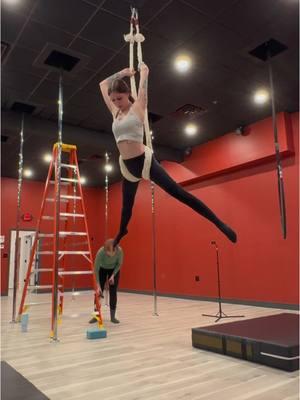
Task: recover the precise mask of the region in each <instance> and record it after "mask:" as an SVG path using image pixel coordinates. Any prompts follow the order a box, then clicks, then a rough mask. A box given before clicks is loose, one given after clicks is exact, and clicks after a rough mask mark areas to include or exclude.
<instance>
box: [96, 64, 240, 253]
mask: <svg viewBox="0 0 300 400" xmlns="http://www.w3.org/2000/svg"><path fill="white" fill-rule="evenodd" d="M139 69H140V83H139V90H138V96H137V99H136V100H134V99H133V97H132V95H131V92H130V89H129V86H128V85H127V83H126V82H125V81H124V80H123V78H124V77H130V76H133V75H134V74H135V71H134V70H132V69H129V68H125V69H123V70H122V71H120V72H118V73H116V74H114V75H112V76H110V77H109V78H107V79H105V80H103V81H102V82H100V84H99V85H100V90H101V93H102V96H103V99H104V101H105V103H106V105H107V107H108V109H109V110H110V112H111V113H112V117H113V124H112V130H113V133H114V137H115V140H116V143H117V147H118V149H119V152H120V167H121V171H122V174H123V189H122V191H123V206H122V216H121V223H120V230H119V233H118V234H117V236H116V237H115V239H114V246H116V245H117V244H118V243H119V242H120V240H121V239H122V237H123V236H125V235H126V234H127V232H128V231H127V226H128V223H129V221H130V218H131V215H132V208H133V204H134V199H135V195H136V191H137V188H138V184H139V180H138V179H140V178H142V177H143V178H145V179H150V180H151V181H153V182H154V183H156V184H157V185H158V186H160V187H161V188H162V189H163V190H164V191H166V192H167V193H169V194H170V195H171V196H173V197H175V198H176V199H177V200H179V201H181V202H182V203H184V204H186V205H187V206H189V207H190V208H192V209H193V210H195V211H196V212H197V213H198V214H200V215H202V216H203V217H205V218H206V219H208V220H209V221H211V222H212V223H213V224H214V225H215V226H216V227H217V228H218V229H219V230H220V231H221V232H223V234H224V235H226V236H227V238H228V239H229V240H231V242H233V243H235V242H236V241H237V235H236V233H235V232H234V231H233V230H232V229H231V228H230V227H229V226H228V225H226V224H225V223H224V222H222V221H221V220H220V219H219V218H218V217H217V216H216V215H215V214H214V213H213V211H212V210H210V209H209V208H208V207H207V206H206V205H205V204H204V203H203V202H202V201H201V200H199V199H198V198H196V197H195V196H193V195H191V194H190V193H188V192H186V191H185V190H184V189H183V188H182V187H181V186H180V185H178V184H177V183H176V182H175V181H174V180H173V179H172V178H171V177H170V176H169V175H168V174H167V172H166V171H165V170H164V169H163V168H162V167H161V165H160V164H159V163H158V161H157V160H156V158H155V156H154V154H153V153H152V152H151V150H150V149H149V148H148V147H146V146H145V145H144V144H143V134H144V129H143V121H144V118H145V111H146V109H147V102H148V94H147V92H148V75H149V69H148V67H147V65H146V64H145V63H142V64H141V65H140V68H139ZM124 170H125V172H126V173H125V172H124ZM124 175H125V176H124ZM128 175H129V176H131V177H132V175H133V179H131V180H129V177H128ZM134 178H137V179H135V181H132V180H134Z"/></svg>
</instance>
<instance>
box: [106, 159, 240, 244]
mask: <svg viewBox="0 0 300 400" xmlns="http://www.w3.org/2000/svg"><path fill="white" fill-rule="evenodd" d="M144 160H145V153H143V154H142V155H140V156H138V157H134V158H130V159H128V160H124V163H125V165H126V167H127V169H128V171H129V172H130V173H131V174H132V175H134V176H136V177H137V178H140V177H141V176H142V170H143V166H144ZM150 179H151V180H152V181H153V182H154V183H156V184H157V185H158V186H159V187H161V188H162V189H163V190H164V191H166V192H167V193H169V194H170V195H171V196H173V197H175V199H177V200H179V201H181V202H182V203H184V204H186V205H187V206H189V207H191V208H192V209H193V210H195V211H196V212H197V213H198V214H200V215H202V216H203V217H205V218H207V219H208V220H209V221H211V222H212V223H213V224H215V225H216V226H217V227H218V228H219V229H220V231H221V232H223V233H224V234H225V235H226V236H227V237H228V239H229V240H231V241H232V242H234V243H235V242H236V240H237V237H236V234H235V232H234V231H233V230H232V229H231V228H230V227H229V226H227V225H226V224H224V222H222V221H221V220H220V219H219V218H218V217H217V216H216V215H215V214H214V213H213V212H212V211H211V210H210V209H209V208H208V207H207V206H206V205H205V204H204V203H203V202H202V201H201V200H199V199H197V197H195V196H193V195H192V194H190V193H189V192H187V191H185V190H184V189H183V188H182V187H181V186H180V185H178V184H177V183H176V182H175V181H174V180H173V179H172V178H171V177H170V176H169V175H168V174H167V172H166V171H165V170H164V169H163V168H162V167H161V165H160V164H159V163H158V161H157V160H156V158H155V157H154V155H153V156H152V163H151V168H150ZM138 185H139V182H130V181H128V180H127V179H125V178H124V179H123V207H122V216H121V224H120V230H119V233H118V235H117V236H116V238H115V240H114V246H115V245H117V244H118V243H119V241H120V240H121V239H122V237H123V236H125V235H126V233H127V232H128V231H127V225H128V223H129V221H130V218H131V215H132V208H133V204H134V199H135V195H136V191H137V188H138Z"/></svg>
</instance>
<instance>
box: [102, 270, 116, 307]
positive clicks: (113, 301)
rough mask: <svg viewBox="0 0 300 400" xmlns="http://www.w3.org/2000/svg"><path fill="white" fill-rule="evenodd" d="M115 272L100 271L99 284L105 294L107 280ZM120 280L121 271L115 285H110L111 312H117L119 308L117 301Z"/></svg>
mask: <svg viewBox="0 0 300 400" xmlns="http://www.w3.org/2000/svg"><path fill="white" fill-rule="evenodd" d="M113 272H114V270H113V269H106V268H100V269H99V282H100V288H101V290H102V292H104V287H105V282H106V280H107V279H109V278H110V277H111V275H112V273H113ZM119 278H120V271H119V272H117V273H116V275H115V277H114V284H113V285H109V307H110V309H111V310H116V308H117V300H118V299H117V290H118V284H119Z"/></svg>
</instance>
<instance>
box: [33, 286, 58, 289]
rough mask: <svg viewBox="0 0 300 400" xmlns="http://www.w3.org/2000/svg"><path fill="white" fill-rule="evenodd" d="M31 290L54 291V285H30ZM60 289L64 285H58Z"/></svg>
mask: <svg viewBox="0 0 300 400" xmlns="http://www.w3.org/2000/svg"><path fill="white" fill-rule="evenodd" d="M28 287H29V288H31V289H52V285H28ZM58 287H62V285H58Z"/></svg>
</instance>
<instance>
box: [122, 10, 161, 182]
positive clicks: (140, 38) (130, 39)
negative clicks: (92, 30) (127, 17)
mask: <svg viewBox="0 0 300 400" xmlns="http://www.w3.org/2000/svg"><path fill="white" fill-rule="evenodd" d="M134 18H136V19H137V11H136V10H135V9H133V10H132V16H131V21H130V32H129V33H128V34H127V35H124V40H125V42H127V43H129V68H130V69H134V60H133V58H134V43H135V42H136V43H137V58H138V68H140V67H141V64H142V63H143V53H142V42H144V41H145V37H144V35H142V34H141V33H140V29H139V24H138V22H137V23H136V25H135V28H136V34H134V33H133V19H134ZM130 87H131V93H132V96H133V98H134V99H135V100H136V99H137V88H136V82H135V77H134V75H133V76H131V77H130ZM144 131H145V137H146V146H145V161H144V167H143V172H142V177H143V178H144V179H147V180H149V179H150V167H151V161H152V153H153V147H152V138H151V133H150V127H149V120H148V109H147V108H146V110H145V119H144ZM119 164H120V169H121V173H122V175H123V176H124V178H125V179H127V180H129V181H130V182H138V181H139V180H140V178H137V177H135V176H134V175H132V174H131V173H130V172H129V171H128V169H127V167H126V165H125V163H124V161H123V159H122V157H121V156H120V157H119Z"/></svg>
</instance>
